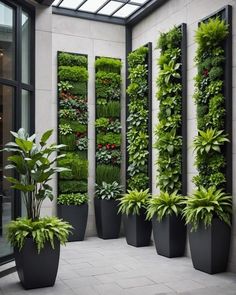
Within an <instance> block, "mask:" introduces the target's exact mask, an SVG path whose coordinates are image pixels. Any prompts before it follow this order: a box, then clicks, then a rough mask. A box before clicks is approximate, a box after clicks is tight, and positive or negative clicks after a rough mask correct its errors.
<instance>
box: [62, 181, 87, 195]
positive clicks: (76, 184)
mask: <svg viewBox="0 0 236 295" xmlns="http://www.w3.org/2000/svg"><path fill="white" fill-rule="evenodd" d="M87 190H88V184H87V181H78V180H60V181H59V192H60V193H61V194H67V193H78V192H79V193H86V192H87Z"/></svg>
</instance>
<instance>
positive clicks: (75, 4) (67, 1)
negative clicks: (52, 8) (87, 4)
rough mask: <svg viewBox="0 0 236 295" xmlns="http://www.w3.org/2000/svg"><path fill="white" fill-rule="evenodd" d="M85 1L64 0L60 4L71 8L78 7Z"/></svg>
mask: <svg viewBox="0 0 236 295" xmlns="http://www.w3.org/2000/svg"><path fill="white" fill-rule="evenodd" d="M83 2H84V1H83V0H64V1H63V2H62V3H61V4H60V7H65V8H70V9H76V8H77V7H78V6H79V5H80V4H82V3H83ZM54 5H55V4H54Z"/></svg>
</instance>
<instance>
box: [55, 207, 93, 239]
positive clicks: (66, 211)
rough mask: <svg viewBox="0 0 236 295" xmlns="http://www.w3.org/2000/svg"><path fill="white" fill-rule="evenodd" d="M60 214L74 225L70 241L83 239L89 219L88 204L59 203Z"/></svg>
mask: <svg viewBox="0 0 236 295" xmlns="http://www.w3.org/2000/svg"><path fill="white" fill-rule="evenodd" d="M57 208H58V216H59V217H60V218H62V219H64V220H65V221H67V222H69V223H70V224H71V225H72V226H73V228H74V229H73V230H72V233H71V234H70V235H69V238H68V242H73V241H83V240H84V235H85V230H86V226H87V220H88V204H87V203H85V204H82V205H80V206H75V205H69V206H68V205H58V207H57Z"/></svg>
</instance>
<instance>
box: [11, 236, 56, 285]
mask: <svg viewBox="0 0 236 295" xmlns="http://www.w3.org/2000/svg"><path fill="white" fill-rule="evenodd" d="M54 244H55V249H53V248H52V247H51V244H50V243H49V242H47V243H46V244H45V247H44V248H43V249H42V250H41V251H40V253H39V254H38V251H37V248H36V245H35V243H34V242H33V239H32V238H28V239H26V241H25V244H24V246H23V248H22V249H21V250H20V251H19V249H18V248H14V254H15V261H16V270H17V272H18V276H19V279H20V281H21V284H22V286H23V287H24V288H25V289H35V288H44V287H51V286H53V285H54V284H55V280H56V276H57V270H58V263H59V257H60V243H59V241H58V240H55V242H54Z"/></svg>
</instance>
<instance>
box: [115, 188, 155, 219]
mask: <svg viewBox="0 0 236 295" xmlns="http://www.w3.org/2000/svg"><path fill="white" fill-rule="evenodd" d="M150 197H151V194H150V193H149V189H146V190H140V191H138V190H133V191H131V190H128V193H127V194H125V195H124V196H123V197H122V198H120V204H119V212H121V213H123V214H126V215H129V214H132V215H134V214H137V215H140V212H141V209H146V208H147V205H148V201H149V199H150Z"/></svg>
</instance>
